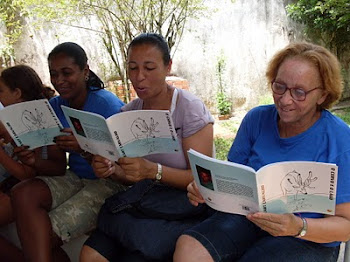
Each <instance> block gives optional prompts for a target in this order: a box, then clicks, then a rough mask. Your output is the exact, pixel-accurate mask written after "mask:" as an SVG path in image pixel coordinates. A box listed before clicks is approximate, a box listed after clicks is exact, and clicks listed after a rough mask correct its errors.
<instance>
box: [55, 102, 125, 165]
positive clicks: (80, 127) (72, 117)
mask: <svg viewBox="0 0 350 262" xmlns="http://www.w3.org/2000/svg"><path fill="white" fill-rule="evenodd" d="M61 108H62V110H63V113H64V115H65V117H66V119H67V121H68V124H69V126H70V127H71V128H72V130H73V133H74V136H75V137H76V138H77V141H78V143H79V145H80V147H81V149H83V150H85V151H88V152H90V153H91V154H94V155H100V156H103V157H105V158H108V159H110V160H112V161H116V160H118V158H119V154H118V150H117V148H116V145H115V144H114V142H113V139H112V137H111V134H110V133H109V130H108V126H107V123H106V120H105V118H104V117H103V116H101V115H99V114H95V113H91V112H86V111H82V110H77V109H73V108H70V107H66V106H61Z"/></svg>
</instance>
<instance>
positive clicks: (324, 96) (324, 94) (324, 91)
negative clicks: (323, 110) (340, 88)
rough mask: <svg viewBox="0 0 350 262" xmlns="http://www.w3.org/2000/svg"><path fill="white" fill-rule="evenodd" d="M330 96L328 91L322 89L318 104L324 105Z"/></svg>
mask: <svg viewBox="0 0 350 262" xmlns="http://www.w3.org/2000/svg"><path fill="white" fill-rule="evenodd" d="M327 96H328V91H326V90H322V96H321V97H320V98H319V99H318V100H317V105H318V106H319V105H322V103H323V102H324V101H325V100H326V98H327Z"/></svg>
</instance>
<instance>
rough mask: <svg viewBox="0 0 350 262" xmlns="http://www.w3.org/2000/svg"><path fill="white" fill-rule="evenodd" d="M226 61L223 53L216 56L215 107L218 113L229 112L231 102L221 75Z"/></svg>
mask: <svg viewBox="0 0 350 262" xmlns="http://www.w3.org/2000/svg"><path fill="white" fill-rule="evenodd" d="M225 67H226V62H225V57H224V55H223V53H221V55H220V56H219V57H218V62H217V65H216V75H217V78H218V93H217V95H216V102H217V107H218V110H219V114H220V115H229V114H230V113H231V106H232V102H231V101H230V99H229V97H228V96H227V94H226V92H225V86H224V80H223V75H224V72H225Z"/></svg>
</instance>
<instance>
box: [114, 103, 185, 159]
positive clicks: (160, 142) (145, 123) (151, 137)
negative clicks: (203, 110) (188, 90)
mask: <svg viewBox="0 0 350 262" xmlns="http://www.w3.org/2000/svg"><path fill="white" fill-rule="evenodd" d="M107 124H108V127H109V130H110V133H111V134H112V138H113V140H114V143H115V144H116V145H117V148H118V152H119V154H120V156H127V157H140V156H146V155H151V154H158V153H175V152H178V151H179V150H180V144H179V142H178V139H177V134H176V131H175V128H174V124H173V121H172V118H171V115H170V112H169V111H168V110H134V111H127V112H122V113H119V114H116V115H113V116H110V117H109V118H108V119H107Z"/></svg>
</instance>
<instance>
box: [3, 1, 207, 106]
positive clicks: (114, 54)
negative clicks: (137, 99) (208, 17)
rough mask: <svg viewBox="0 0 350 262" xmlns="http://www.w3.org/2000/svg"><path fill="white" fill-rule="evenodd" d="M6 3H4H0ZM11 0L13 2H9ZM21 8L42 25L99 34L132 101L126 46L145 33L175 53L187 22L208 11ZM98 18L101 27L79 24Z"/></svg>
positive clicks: (81, 4) (119, 4)
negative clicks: (159, 38)
mask: <svg viewBox="0 0 350 262" xmlns="http://www.w3.org/2000/svg"><path fill="white" fill-rule="evenodd" d="M1 1H3V0H1ZM6 1H10V2H11V0H6ZM24 2H25V3H24V4H23V6H22V8H23V9H24V10H26V12H27V13H28V16H29V17H31V18H32V19H33V18H35V20H36V21H37V22H39V24H40V23H44V22H45V23H47V22H49V23H64V24H68V25H71V26H76V27H80V28H84V29H88V30H94V31H98V32H99V35H100V37H101V39H102V42H103V44H104V47H105V48H106V50H107V52H108V54H109V56H110V58H111V61H112V63H113V66H114V70H113V71H114V72H116V75H115V76H114V78H115V79H120V80H121V81H122V84H123V86H124V89H125V94H126V99H125V100H126V101H125V102H129V100H130V88H129V82H128V79H127V65H126V57H127V46H128V44H129V43H130V41H131V40H132V39H133V38H134V37H135V36H136V35H138V34H140V33H142V32H155V33H159V34H161V35H163V36H164V38H165V39H166V40H167V42H168V44H169V48H170V51H171V53H172V54H174V53H175V50H176V47H177V45H178V44H179V42H180V40H181V38H182V34H183V32H184V28H185V25H186V22H187V20H188V19H189V18H195V17H196V16H198V15H199V14H201V13H202V12H203V11H204V10H205V9H204V5H203V2H204V0H26V1H24ZM82 18H84V19H89V18H91V19H95V20H97V21H98V24H99V26H100V27H99V28H89V26H85V25H84V26H83V27H82V26H81V24H78V23H77V22H78V21H81V20H82Z"/></svg>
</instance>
